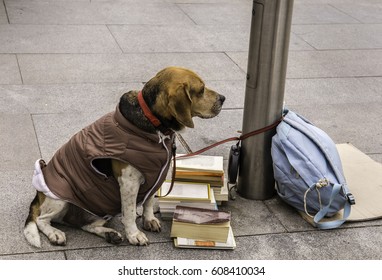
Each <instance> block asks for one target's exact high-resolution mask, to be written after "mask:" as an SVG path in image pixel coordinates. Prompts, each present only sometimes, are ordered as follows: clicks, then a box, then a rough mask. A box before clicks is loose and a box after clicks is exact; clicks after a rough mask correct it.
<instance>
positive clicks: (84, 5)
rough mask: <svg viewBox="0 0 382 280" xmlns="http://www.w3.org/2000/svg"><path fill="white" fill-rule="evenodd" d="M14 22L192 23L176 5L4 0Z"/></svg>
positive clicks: (11, 20)
mask: <svg viewBox="0 0 382 280" xmlns="http://www.w3.org/2000/svg"><path fill="white" fill-rule="evenodd" d="M5 3H6V5H7V10H8V15H9V19H10V22H11V23H12V24H17V23H19V24H191V23H192V21H191V20H190V19H189V18H188V17H187V16H186V15H185V14H184V13H183V12H182V11H181V10H180V9H179V8H178V7H177V6H176V5H174V4H171V3H151V2H149V3H147V2H143V3H141V2H136V1H134V2H131V3H129V2H123V1H113V2H90V1H89V2H72V1H70V2H69V1H53V2H44V1H24V0H12V1H5Z"/></svg>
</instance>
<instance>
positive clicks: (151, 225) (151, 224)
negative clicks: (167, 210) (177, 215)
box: [143, 217, 161, 232]
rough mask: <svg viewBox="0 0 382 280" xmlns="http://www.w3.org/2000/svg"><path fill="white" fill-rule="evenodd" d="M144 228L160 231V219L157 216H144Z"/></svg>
mask: <svg viewBox="0 0 382 280" xmlns="http://www.w3.org/2000/svg"><path fill="white" fill-rule="evenodd" d="M143 228H144V229H145V230H148V231H155V232H160V231H161V225H160V221H159V220H158V219H157V218H156V217H153V218H151V219H150V220H149V219H145V218H143Z"/></svg>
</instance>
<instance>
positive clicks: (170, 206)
mask: <svg viewBox="0 0 382 280" xmlns="http://www.w3.org/2000/svg"><path fill="white" fill-rule="evenodd" d="M209 191H210V194H209V196H210V200H208V201H207V200H197V199H190V200H188V199H186V200H183V199H182V198H181V197H179V198H178V199H166V198H165V197H159V198H158V200H157V201H158V206H159V210H160V214H161V218H162V219H163V220H172V218H173V215H174V212H175V208H176V206H178V205H181V206H189V207H197V208H205V209H211V210H216V209H217V202H216V199H215V195H214V191H213V190H212V188H210V190H209Z"/></svg>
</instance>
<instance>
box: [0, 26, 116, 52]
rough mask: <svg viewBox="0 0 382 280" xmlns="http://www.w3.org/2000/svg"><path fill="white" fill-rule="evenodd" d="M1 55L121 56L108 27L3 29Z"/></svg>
mask: <svg viewBox="0 0 382 280" xmlns="http://www.w3.org/2000/svg"><path fill="white" fill-rule="evenodd" d="M0 37H2V39H3V42H2V44H0V53H121V52H122V51H121V49H120V48H119V47H118V45H117V43H116V42H115V39H114V38H113V36H112V35H111V34H110V32H109V30H108V28H107V27H106V26H101V25H93V26H91V25H18V24H9V25H0Z"/></svg>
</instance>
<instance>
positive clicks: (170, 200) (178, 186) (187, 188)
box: [158, 181, 217, 220]
mask: <svg viewBox="0 0 382 280" xmlns="http://www.w3.org/2000/svg"><path fill="white" fill-rule="evenodd" d="M170 185H171V182H168V181H165V182H164V183H163V184H162V186H161V188H160V189H159V191H158V206H159V210H160V213H161V217H162V219H164V220H171V219H172V218H173V215H174V212H175V208H176V206H177V205H182V206H190V207H199V208H205V209H217V205H216V200H215V196H214V192H213V191H212V189H211V188H210V185H209V184H206V183H192V182H178V181H175V182H174V186H173V188H172V191H171V192H170V193H169V194H168V195H167V196H164V195H166V194H167V193H168V190H169V189H170Z"/></svg>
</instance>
